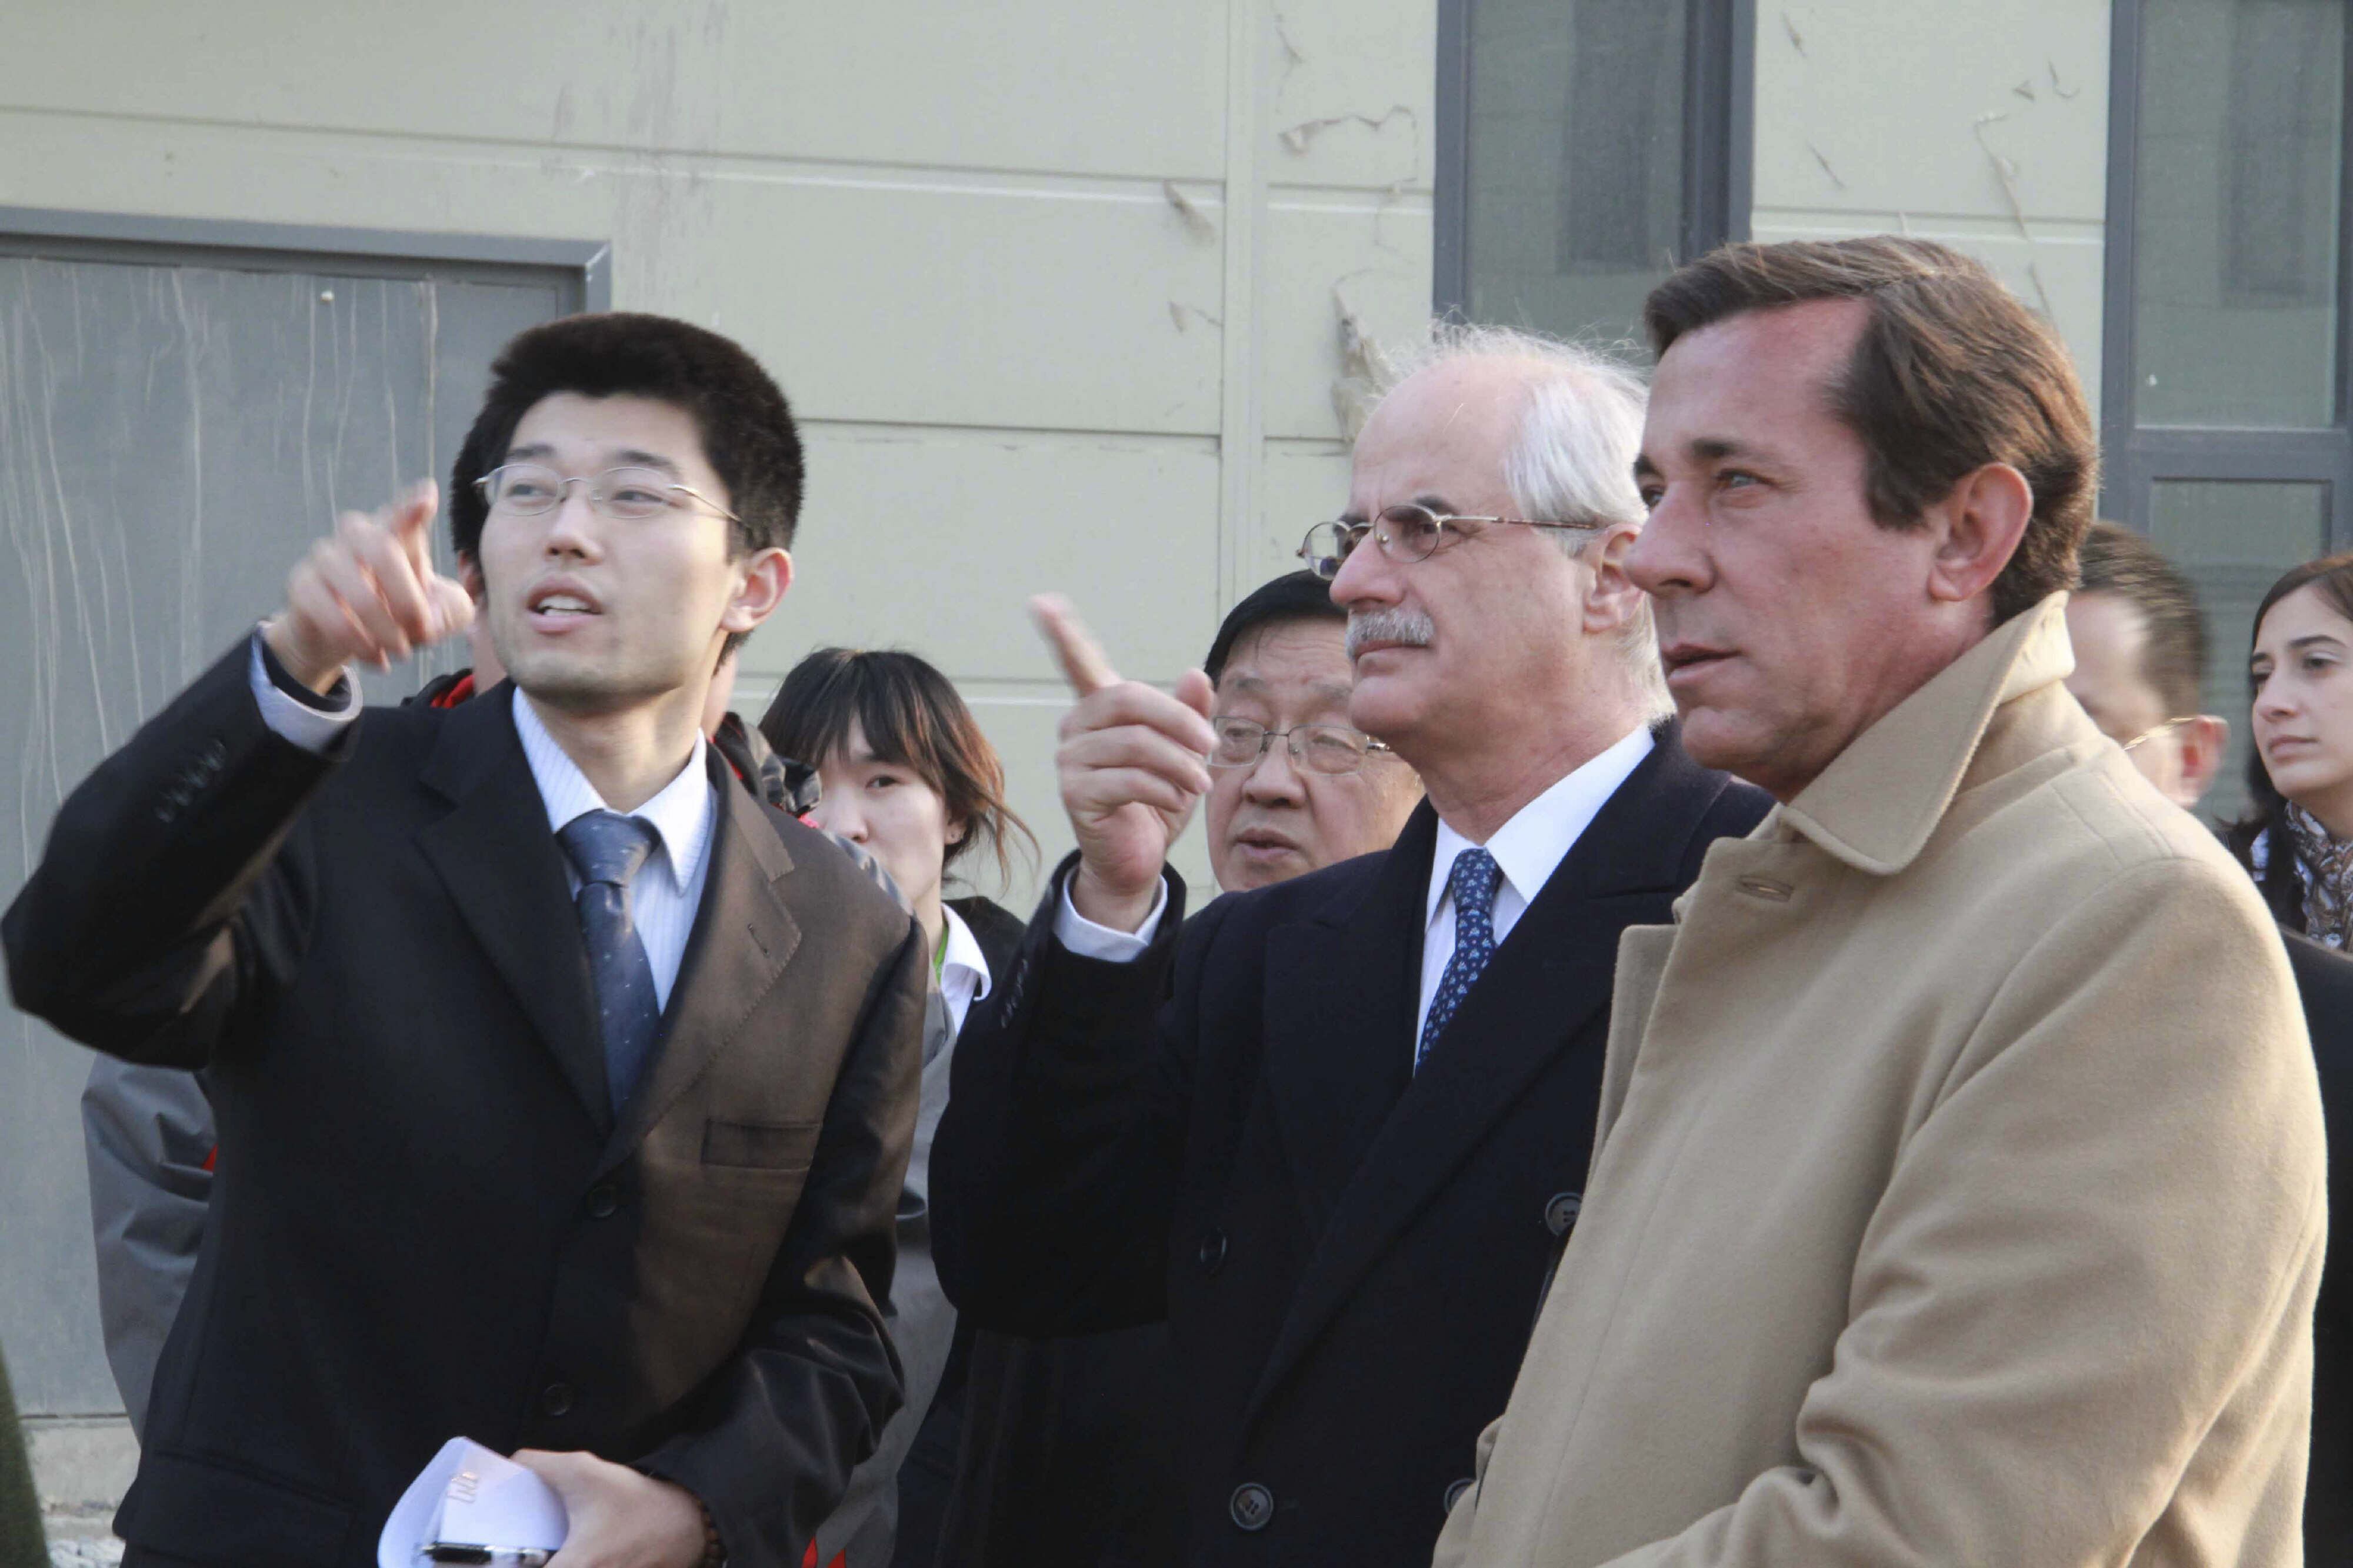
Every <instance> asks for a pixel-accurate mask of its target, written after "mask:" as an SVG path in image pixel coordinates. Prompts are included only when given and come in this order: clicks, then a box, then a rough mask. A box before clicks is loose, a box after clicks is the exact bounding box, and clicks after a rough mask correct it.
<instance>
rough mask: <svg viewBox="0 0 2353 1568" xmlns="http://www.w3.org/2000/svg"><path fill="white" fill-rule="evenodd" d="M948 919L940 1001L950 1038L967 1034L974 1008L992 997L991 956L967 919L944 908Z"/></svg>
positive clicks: (944, 906)
mask: <svg viewBox="0 0 2353 1568" xmlns="http://www.w3.org/2000/svg"><path fill="white" fill-rule="evenodd" d="M940 913H941V914H943V915H944V916H946V917H947V928H948V929H947V941H946V943H945V946H946V952H944V953H943V954H942V955H941V957H940V1000H941V1001H942V1002H943V1003H944V1004H945V1005H946V1006H947V1010H948V1034H949V1035H950V1037H954V1036H956V1035H961V1034H963V1033H964V1018H965V1014H967V1013H969V1012H971V1011H972V1005H973V1004H974V1003H976V1002H977V1001H979V1000H980V999H981V998H982V997H984V996H986V995H987V994H988V987H989V974H988V955H987V953H985V952H981V951H980V939H979V938H978V937H976V936H975V935H973V934H972V928H971V927H970V926H968V925H966V924H965V923H964V917H963V916H962V915H960V914H958V913H956V912H955V910H952V909H950V908H948V906H947V905H945V904H942V905H941V906H940Z"/></svg>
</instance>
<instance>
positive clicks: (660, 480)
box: [474, 463, 744, 522]
mask: <svg viewBox="0 0 2353 1568" xmlns="http://www.w3.org/2000/svg"><path fill="white" fill-rule="evenodd" d="M574 485H586V486H587V487H588V504H589V506H590V507H592V508H594V509H595V510H596V512H597V513H598V514H599V515H601V516H604V517H609V518H611V519H613V520H614V521H619V522H635V521H640V520H642V519H645V518H649V517H654V516H657V515H659V513H661V512H664V511H667V510H670V509H671V508H672V507H677V506H680V505H681V501H680V500H679V498H680V497H681V496H683V497H684V498H686V500H691V501H693V502H695V503H696V504H697V505H700V506H703V507H707V508H709V509H710V510H712V512H713V513H715V514H717V515H718V516H720V517H723V518H725V519H726V520H727V521H729V522H741V521H744V520H743V519H742V518H740V517H737V516H736V515H735V514H734V513H733V512H732V511H729V510H727V509H726V508H725V507H723V506H721V505H720V504H719V503H718V502H717V501H715V500H712V499H711V498H710V497H709V496H706V495H704V494H702V492H701V491H699V490H697V489H694V488H693V487H692V486H691V485H682V484H680V483H679V482H678V481H677V480H675V479H671V478H670V476H669V475H668V474H665V473H663V472H662V471H661V470H660V469H659V468H607V469H606V470H605V471H604V472H602V473H598V474H586V475H583V474H559V473H557V472H556V471H555V470H554V468H549V467H547V466H546V465H545V464H544V463H502V464H501V465H500V466H499V467H497V468H492V469H491V471H490V472H489V473H487V474H484V475H483V476H482V477H481V478H480V479H476V480H475V481H474V487H475V489H479V490H480V491H481V492H482V500H483V501H484V502H485V503H486V504H487V505H489V506H490V508H491V510H494V511H504V512H512V514H514V515H515V516H517V517H537V516H539V515H540V514H542V513H543V512H550V511H554V510H555V509H556V508H557V507H559V506H562V505H563V504H564V498H565V496H566V495H567V494H569V493H570V491H571V489H572V487H573V486H574Z"/></svg>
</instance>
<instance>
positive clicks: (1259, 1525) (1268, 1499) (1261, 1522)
mask: <svg viewBox="0 0 2353 1568" xmlns="http://www.w3.org/2000/svg"><path fill="white" fill-rule="evenodd" d="M1226 1512H1227V1513H1228V1514H1229V1516H1231V1518H1232V1519H1233V1521H1234V1524H1235V1526H1236V1527H1237V1528H1238V1529H1241V1530H1264V1529H1265V1528H1266V1527H1267V1526H1268V1525H1270V1524H1272V1523H1273V1522H1274V1494H1273V1493H1272V1492H1271V1491H1269V1490H1267V1489H1265V1488H1264V1487H1262V1486H1261V1485H1259V1484H1258V1483H1257V1482H1256V1481H1244V1482H1243V1483H1242V1484H1241V1485H1240V1486H1238V1487H1236V1488H1235V1489H1234V1495H1233V1500H1232V1501H1230V1502H1229V1503H1227V1504H1226Z"/></svg>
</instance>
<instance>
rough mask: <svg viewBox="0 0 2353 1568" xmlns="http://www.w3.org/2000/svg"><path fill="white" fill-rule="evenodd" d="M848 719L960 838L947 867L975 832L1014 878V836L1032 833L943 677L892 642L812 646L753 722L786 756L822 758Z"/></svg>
mask: <svg viewBox="0 0 2353 1568" xmlns="http://www.w3.org/2000/svg"><path fill="white" fill-rule="evenodd" d="M852 723H855V724H856V725H857V726H858V728H859V729H860V730H861V731H864V732H865V737H866V744H867V747H868V749H869V750H870V751H871V752H873V754H874V756H875V758H876V759H877V760H878V761H881V762H885V763H896V764H897V765H898V766H900V767H902V768H912V769H913V770H914V772H915V773H917V774H918V775H919V776H920V777H921V778H922V779H923V782H924V783H925V784H929V785H931V786H932V788H933V789H934V790H935V791H936V792H938V795H939V797H940V799H941V801H942V802H943V803H944V805H946V807H947V815H948V820H949V821H950V822H952V823H962V824H963V825H964V829H965V834H964V837H963V838H962V839H960V840H958V841H957V842H956V843H954V844H951V845H949V846H948V852H947V858H946V861H945V864H947V865H949V866H953V865H955V863H956V862H957V861H958V860H960V859H962V858H964V855H965V851H966V850H968V849H970V848H971V847H973V846H974V845H975V844H976V843H978V842H980V841H981V840H982V839H983V838H986V839H987V841H988V847H989V849H990V851H991V852H992V853H993V854H994V855H995V856H996V858H997V871H998V873H999V874H1000V875H1002V876H1003V877H1004V878H1005V879H1007V880H1008V881H1010V880H1011V879H1012V875H1013V840H1014V839H1015V838H1016V837H1019V838H1021V839H1023V840H1025V841H1027V843H1028V845H1029V855H1030V856H1031V857H1032V858H1035V857H1036V855H1037V853H1038V840H1037V838H1036V837H1035V836H1033V835H1032V834H1031V833H1030V831H1029V824H1027V823H1025V822H1023V821H1022V820H1021V818H1020V817H1019V816H1017V815H1015V813H1014V810H1013V808H1012V807H1011V806H1010V805H1007V804H1006V799H1005V764H1004V763H1001V762H999V761H998V760H997V748H996V747H994V746H992V745H990V744H989V743H988V737H987V736H986V735H984V734H982V733H981V732H980V725H979V724H978V723H977V722H976V721H975V720H974V719H973V716H972V710H971V709H969V708H967V707H965V700H964V699H963V698H962V697H960V696H958V695H957V694H956V689H955V686H954V685H952V684H951V683H950V682H949V680H948V678H947V677H946V676H944V675H942V674H941V673H940V672H939V671H938V670H937V669H936V668H934V667H933V666H932V665H930V664H929V663H927V662H925V661H924V660H923V659H921V658H917V657H916V656H915V655H913V654H912V653H905V652H902V651H900V650H898V649H895V648H893V649H885V650H881V651H870V650H868V649H864V648H847V647H821V648H819V649H818V650H817V652H815V653H813V654H811V655H809V656H808V657H807V658H805V659H803V660H801V661H800V663H798V664H797V665H795V666H793V668H792V673H791V674H789V675H787V676H786V677H785V684H784V686H783V687H782V688H781V689H779V690H778V691H777V692H776V700H775V701H774V702H771V703H769V704H768V710H767V712H766V713H765V714H764V715H762V716H761V719H760V733H762V734H763V735H765V736H766V737H767V739H768V744H770V745H771V746H774V747H775V748H776V750H777V751H778V752H782V753H783V754H784V755H786V756H788V757H798V758H800V759H801V760H802V761H803V762H806V763H812V764H816V765H822V764H823V763H824V762H825V760H826V759H827V758H828V757H830V756H832V755H833V754H834V753H835V752H838V751H839V750H840V749H841V746H842V743H843V742H845V741H847V740H848V739H849V727H850V725H851V724H852Z"/></svg>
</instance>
